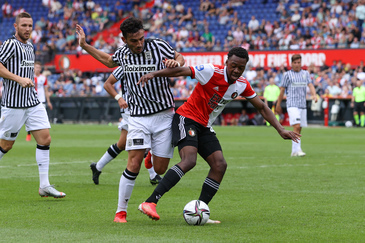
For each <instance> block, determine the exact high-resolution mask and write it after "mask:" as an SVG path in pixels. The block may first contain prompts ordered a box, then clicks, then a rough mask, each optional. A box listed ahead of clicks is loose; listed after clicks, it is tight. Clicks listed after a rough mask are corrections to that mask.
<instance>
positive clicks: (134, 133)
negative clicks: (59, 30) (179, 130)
mask: <svg viewBox="0 0 365 243" xmlns="http://www.w3.org/2000/svg"><path fill="white" fill-rule="evenodd" d="M120 30H121V31H122V34H123V37H122V40H123V42H124V43H126V45H124V46H122V47H120V48H118V50H117V51H116V52H115V53H114V54H113V55H112V56H110V55H109V54H107V53H105V52H102V51H100V50H97V49H96V48H94V47H93V46H91V45H89V44H87V43H86V41H85V33H84V31H83V29H82V27H81V26H80V25H76V32H77V33H78V35H79V44H80V46H81V47H82V48H83V49H84V50H85V51H87V52H88V53H89V54H90V55H92V56H93V57H94V58H95V59H97V60H98V61H100V62H101V63H103V64H104V65H106V66H107V67H110V68H112V67H116V66H122V67H123V71H124V83H125V84H126V86H127V89H128V94H129V98H128V100H127V103H128V106H129V110H130V118H129V121H128V135H127V144H126V150H127V151H128V163H127V168H126V169H125V170H124V172H123V174H122V176H121V179H120V182H119V197H118V208H117V212H116V215H115V218H114V222H118V223H125V222H127V221H126V215H127V207H128V201H129V199H130V197H131V195H132V191H133V187H134V184H135V180H136V178H137V176H138V173H139V170H140V167H141V163H142V160H143V157H144V152H145V150H146V149H147V148H151V149H152V151H153V165H154V169H155V171H156V172H157V173H158V174H160V175H162V174H163V173H165V171H166V170H167V167H168V164H169V161H170V158H172V156H173V153H174V148H173V147H172V146H171V137H172V131H171V121H172V118H173V115H174V106H175V104H174V98H173V95H172V93H171V90H170V87H169V82H168V80H167V78H165V77H161V78H156V79H155V80H154V81H155V82H154V84H153V85H150V86H149V87H142V86H141V85H137V82H138V80H139V79H140V77H142V75H144V74H146V73H148V72H151V71H155V70H160V69H164V68H165V67H168V68H174V67H178V66H183V65H184V63H185V61H184V58H183V56H182V55H181V54H180V53H178V52H176V51H175V50H174V49H173V48H172V47H171V46H170V45H169V44H168V43H167V42H166V41H164V40H161V39H146V40H145V38H144V35H145V31H144V29H143V23H142V21H141V20H140V19H137V18H134V17H131V18H128V19H126V20H124V21H123V23H122V24H121V25H120ZM114 95H115V98H116V99H120V98H121V97H120V95H119V94H117V93H115V94H114Z"/></svg>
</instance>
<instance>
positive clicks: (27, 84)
mask: <svg viewBox="0 0 365 243" xmlns="http://www.w3.org/2000/svg"><path fill="white" fill-rule="evenodd" d="M18 83H19V84H20V85H21V86H22V87H23V88H28V87H33V86H34V83H33V81H32V80H31V79H29V78H20V79H19V80H18Z"/></svg>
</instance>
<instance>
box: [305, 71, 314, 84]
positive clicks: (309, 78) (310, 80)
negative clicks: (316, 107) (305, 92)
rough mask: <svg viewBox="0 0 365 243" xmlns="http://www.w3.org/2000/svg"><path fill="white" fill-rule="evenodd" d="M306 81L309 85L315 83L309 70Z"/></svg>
mask: <svg viewBox="0 0 365 243" xmlns="http://www.w3.org/2000/svg"><path fill="white" fill-rule="evenodd" d="M305 81H306V82H307V85H308V84H312V83H313V80H312V78H311V75H310V74H309V72H308V71H305Z"/></svg>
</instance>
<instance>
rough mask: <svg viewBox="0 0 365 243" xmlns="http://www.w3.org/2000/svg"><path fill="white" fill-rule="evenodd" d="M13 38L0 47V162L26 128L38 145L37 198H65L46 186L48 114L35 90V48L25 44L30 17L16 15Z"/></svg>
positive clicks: (49, 138)
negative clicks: (0, 92)
mask: <svg viewBox="0 0 365 243" xmlns="http://www.w3.org/2000/svg"><path fill="white" fill-rule="evenodd" d="M14 28H15V35H14V36H13V37H12V38H10V39H8V40H6V41H5V42H4V43H3V44H2V45H1V46H0V76H1V77H3V79H4V92H3V97H2V100H1V120H0V160H1V159H2V157H3V156H4V155H5V153H7V152H8V151H9V150H10V149H11V148H12V147H13V144H14V142H15V139H16V138H17V136H18V134H19V131H20V129H21V128H22V126H23V125H24V124H25V128H26V130H27V131H30V132H31V133H32V135H33V137H34V138H35V140H36V142H37V148H36V161H37V164H38V169H39V180H40V186H39V195H40V196H41V197H48V196H52V197H55V198H62V197H65V196H66V194H65V193H63V192H59V191H57V190H56V189H55V188H54V187H53V186H51V185H50V183H49V178H48V169H49V146H50V143H51V136H50V133H49V128H50V127H51V126H50V124H49V121H48V116H47V112H46V110H45V108H44V106H43V105H42V104H41V103H40V102H39V100H38V97H37V93H36V90H35V88H34V81H33V80H34V59H35V54H34V47H33V45H32V44H31V43H30V42H29V41H28V40H29V38H30V34H31V33H32V29H33V19H32V16H31V15H30V14H29V13H26V12H24V13H20V14H19V15H17V17H16V19H15V23H14Z"/></svg>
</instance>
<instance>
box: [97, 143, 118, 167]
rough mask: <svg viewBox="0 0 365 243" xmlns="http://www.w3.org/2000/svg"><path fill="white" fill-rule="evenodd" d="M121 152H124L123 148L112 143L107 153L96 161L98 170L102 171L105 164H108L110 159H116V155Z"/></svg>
mask: <svg viewBox="0 0 365 243" xmlns="http://www.w3.org/2000/svg"><path fill="white" fill-rule="evenodd" d="M120 152H122V150H120V149H119V148H118V146H117V144H116V143H115V144H112V145H110V147H109V148H108V150H107V151H106V152H105V154H104V155H103V156H102V157H101V158H100V160H99V161H98V163H96V169H97V170H98V171H101V170H102V169H103V168H104V166H106V165H107V164H108V163H109V162H110V161H112V160H113V159H115V157H117V156H118V154H120Z"/></svg>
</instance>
